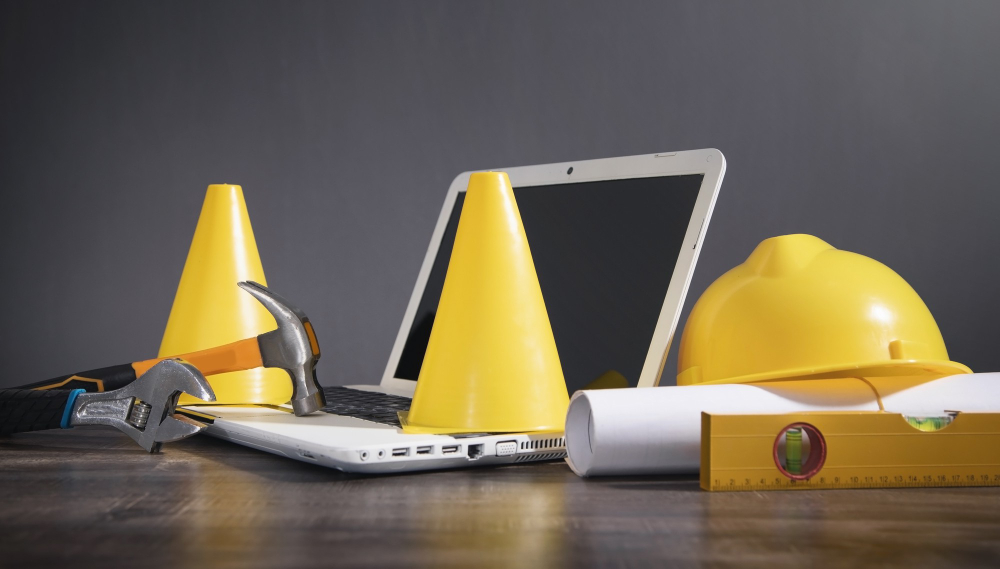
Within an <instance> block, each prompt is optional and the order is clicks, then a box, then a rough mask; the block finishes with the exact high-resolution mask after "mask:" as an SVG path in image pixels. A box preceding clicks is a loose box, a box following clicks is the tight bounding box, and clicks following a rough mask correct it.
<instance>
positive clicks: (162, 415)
mask: <svg viewBox="0 0 1000 569" xmlns="http://www.w3.org/2000/svg"><path fill="white" fill-rule="evenodd" d="M182 392H183V393H188V394H190V395H194V396H195V397H197V398H198V399H203V400H205V401H215V393H213V392H212V388H211V387H210V386H209V385H208V381H206V380H205V377H204V376H203V375H202V374H201V372H199V371H198V369H197V368H195V367H194V366H192V365H191V364H189V363H187V362H184V361H182V360H164V361H162V362H160V363H158V364H156V365H155V366H153V367H152V368H150V370H149V371H147V372H146V373H144V374H143V375H142V376H141V377H139V378H138V379H136V380H135V381H133V382H132V383H130V384H129V385H126V386H125V387H123V388H121V389H116V390H114V391H106V392H103V393H81V394H80V395H79V396H77V398H76V403H75V404H74V406H73V409H72V411H71V416H70V425H72V426H77V425H106V426H109V427H114V428H116V429H118V430H119V431H121V432H123V433H125V434H126V435H128V436H129V437H131V438H132V440H134V441H135V442H136V443H138V444H139V446H141V447H142V448H144V449H146V451H147V452H158V451H159V450H160V447H161V446H162V445H163V443H166V442H172V441H177V440H180V439H183V438H187V437H190V436H191V435H194V434H196V433H199V432H201V431H203V430H204V429H205V428H206V427H207V425H205V424H203V423H199V422H198V421H195V420H193V419H189V418H187V417H183V416H181V415H175V414H174V410H175V409H176V408H177V400H178V399H179V398H180V395H181V393H182Z"/></svg>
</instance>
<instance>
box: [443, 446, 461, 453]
mask: <svg viewBox="0 0 1000 569" xmlns="http://www.w3.org/2000/svg"><path fill="white" fill-rule="evenodd" d="M456 452H458V445H448V446H446V447H441V454H455V453H456Z"/></svg>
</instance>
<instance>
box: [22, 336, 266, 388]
mask: <svg viewBox="0 0 1000 569" xmlns="http://www.w3.org/2000/svg"><path fill="white" fill-rule="evenodd" d="M170 358H181V359H184V360H187V361H188V363H190V364H191V365H193V366H194V367H196V368H198V371H200V372H201V373H202V374H203V375H215V374H217V373H226V372H229V371H240V370H244V369H253V368H257V367H261V366H262V365H264V362H263V360H262V359H261V355H260V343H259V342H258V341H257V338H256V337H253V338H247V339H245V340H239V341H237V342H233V343H231V344H226V345H224V346H216V347H214V348H208V349H207V350H200V351H197V352H191V353H188V354H184V355H180V356H170V357H169V358H154V359H151V360H143V361H141V362H135V363H131V364H121V365H116V366H111V367H102V368H98V369H92V370H89V371H81V372H80V373H74V374H71V375H61V376H59V377H53V378H52V379H46V380H45V381H38V382H35V383H29V384H28V385H22V386H19V387H18V389H40V390H59V391H63V390H68V389H85V390H87V391H88V392H95V391H112V390H115V389H119V388H121V387H125V386H126V385H128V384H130V383H132V382H133V381H135V378H137V377H139V376H140V375H142V374H144V373H146V372H147V371H148V370H149V368H151V367H153V366H154V365H156V364H158V363H160V362H161V361H163V360H166V359H170Z"/></svg>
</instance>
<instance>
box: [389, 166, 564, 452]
mask: <svg viewBox="0 0 1000 569" xmlns="http://www.w3.org/2000/svg"><path fill="white" fill-rule="evenodd" d="M568 405H569V395H568V394H567V392H566V382H565V380H564V379H563V372H562V366H561V365H560V364H559V354H558V353H557V351H556V342H555V338H553V336H552V327H551V325H550V324H549V316H548V313H547V312H546V311H545V302H544V301H543V300H542V289H541V287H540V286H539V285H538V276H537V274H536V273H535V265H534V263H533V261H532V259H531V251H530V250H529V249H528V238H527V236H526V235H525V233H524V226H523V225H522V224H521V214H520V213H519V212H518V209H517V203H516V202H515V201H514V192H513V190H512V189H511V187H510V180H509V179H508V178H507V174H505V173H503V172H488V173H478V174H472V177H471V178H470V179H469V188H468V191H467V193H466V195H465V204H464V206H463V207H462V216H461V218H460V219H459V222H458V232H457V233H456V235H455V247H454V249H453V250H452V253H451V261H450V262H449V264H448V274H447V275H446V276H445V281H444V289H443V290H442V291H441V301H440V303H439V304H438V310H437V315H436V316H435V319H434V327H433V328H432V330H431V337H430V341H429V342H428V344H427V352H426V355H425V356H424V362H423V366H422V367H421V369H420V376H419V378H418V379H417V390H416V393H415V394H414V396H413V402H412V404H411V405H410V411H409V412H408V413H400V419H401V422H402V424H403V431H404V432H407V433H463V432H493V433H496V432H523V431H547V430H561V429H562V428H563V424H564V422H565V419H566V408H567V406H568Z"/></svg>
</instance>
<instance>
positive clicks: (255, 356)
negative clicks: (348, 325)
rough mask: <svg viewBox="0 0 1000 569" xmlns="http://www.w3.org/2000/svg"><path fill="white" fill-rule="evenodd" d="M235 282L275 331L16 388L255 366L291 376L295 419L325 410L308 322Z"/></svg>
mask: <svg viewBox="0 0 1000 569" xmlns="http://www.w3.org/2000/svg"><path fill="white" fill-rule="evenodd" d="M238 284H239V287H240V288H242V289H243V290H245V291H247V292H248V293H250V294H251V295H252V296H253V297H254V298H256V299H257V300H258V301H260V303H261V304H263V305H264V307H265V308H266V309H267V311H268V312H270V313H271V315H272V316H274V320H275V321H276V322H277V323H278V327H277V328H276V329H275V330H272V331H270V332H267V333H264V334H261V335H259V336H256V337H253V338H246V339H244V340H239V341H236V342H233V343H231V344H226V345H224V346H218V347H215V348H208V349H206V350H200V351H197V352H191V353H188V354H183V355H177V356H169V357H168V358H156V359H152V360H143V361H140V362H134V363H130V364H121V365H116V366H111V367H105V368H99V369H93V370H89V371H84V372H80V373H75V374H71V375H63V376H59V377H55V378H52V379H49V380H46V381H39V382H37V383H32V384H29V385H24V386H21V387H20V388H19V389H36V390H38V389H42V390H44V389H60V390H64V389H76V388H79V389H85V390H86V391H91V392H93V391H109V390H113V389H119V388H121V387H123V386H125V385H128V384H129V383H131V382H133V381H135V379H136V377H139V376H141V375H142V374H144V373H145V372H146V371H147V370H148V369H150V368H151V367H153V366H154V365H156V364H157V363H159V362H161V361H163V360H165V359H177V358H180V359H183V360H185V361H187V362H189V363H191V364H192V365H194V366H195V367H196V368H198V370H199V371H201V373H202V374H204V375H215V374H218V373H226V372H230V371H240V370H246V369H253V368H258V367H273V368H280V369H283V370H285V371H286V372H288V375H289V376H290V377H291V380H292V400H291V404H292V410H293V411H294V412H295V414H296V415H297V416H302V415H308V414H309V413H312V412H314V411H318V410H319V409H320V408H322V407H324V406H326V398H325V397H324V396H323V390H322V388H321V387H320V385H319V381H318V380H317V379H316V362H318V361H319V355H320V352H319V343H318V342H317V341H316V332H315V331H313V327H312V324H311V323H310V322H309V318H308V317H306V315H305V313H303V312H302V311H301V310H299V309H298V308H296V307H295V306H294V305H292V304H291V303H289V302H288V301H287V300H285V299H284V298H282V297H280V296H278V295H277V294H275V293H273V292H271V291H270V290H268V289H267V288H265V287H264V286H262V285H260V284H257V283H255V282H253V281H244V282H240V283H238Z"/></svg>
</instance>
